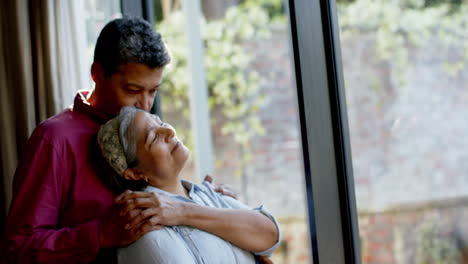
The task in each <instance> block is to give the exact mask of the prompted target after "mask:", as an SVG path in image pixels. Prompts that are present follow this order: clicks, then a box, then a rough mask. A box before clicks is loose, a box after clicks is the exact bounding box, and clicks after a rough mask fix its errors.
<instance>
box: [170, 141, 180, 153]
mask: <svg viewBox="0 0 468 264" xmlns="http://www.w3.org/2000/svg"><path fill="white" fill-rule="evenodd" d="M179 146H180V142H179V141H177V143H176V144H175V146H174V147H173V148H172V150H171V154H172V153H173V152H174V151H176V150H177V149H178V148H179Z"/></svg>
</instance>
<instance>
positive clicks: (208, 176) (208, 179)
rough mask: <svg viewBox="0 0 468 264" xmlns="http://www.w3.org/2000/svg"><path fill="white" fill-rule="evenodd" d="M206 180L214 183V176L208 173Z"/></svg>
mask: <svg viewBox="0 0 468 264" xmlns="http://www.w3.org/2000/svg"><path fill="white" fill-rule="evenodd" d="M204 181H207V182H209V183H213V177H211V175H209V174H207V175H206V176H205V179H204Z"/></svg>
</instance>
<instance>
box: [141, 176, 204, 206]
mask: <svg viewBox="0 0 468 264" xmlns="http://www.w3.org/2000/svg"><path fill="white" fill-rule="evenodd" d="M180 182H181V183H182V186H184V188H185V189H186V190H188V191H189V196H190V197H191V198H192V199H193V197H194V195H195V192H196V189H197V188H198V187H197V185H196V184H195V183H193V182H191V181H188V180H181V181H180ZM145 191H146V192H155V193H158V194H165V195H167V196H169V197H171V198H174V199H180V200H183V201H190V202H193V201H192V200H190V199H188V198H187V197H184V196H181V195H176V194H173V193H170V192H166V191H164V190H162V189H159V188H158V187H155V186H152V185H148V186H147V187H146V188H145Z"/></svg>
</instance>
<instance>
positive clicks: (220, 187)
mask: <svg viewBox="0 0 468 264" xmlns="http://www.w3.org/2000/svg"><path fill="white" fill-rule="evenodd" d="M204 180H205V181H207V182H209V183H210V184H211V185H213V189H214V190H215V192H219V193H221V194H223V195H227V196H231V197H232V198H234V199H237V194H236V193H235V192H234V191H233V190H232V188H231V187H230V186H228V185H226V184H222V183H221V184H215V183H213V177H211V175H209V174H207V175H206V176H205V179H204Z"/></svg>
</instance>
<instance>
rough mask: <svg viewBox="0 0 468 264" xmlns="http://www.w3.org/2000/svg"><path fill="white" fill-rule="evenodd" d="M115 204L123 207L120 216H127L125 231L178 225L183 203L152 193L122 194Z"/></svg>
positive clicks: (181, 215)
mask: <svg viewBox="0 0 468 264" xmlns="http://www.w3.org/2000/svg"><path fill="white" fill-rule="evenodd" d="M116 202H117V203H118V204H121V205H123V210H122V212H121V213H122V215H129V216H130V218H131V219H130V221H128V222H127V225H126V226H125V228H126V229H135V228H136V229H142V230H143V231H146V230H153V227H154V226H159V227H161V226H174V225H179V224H180V221H181V219H182V217H183V212H184V204H185V203H184V202H179V201H176V200H174V199H171V198H170V197H168V196H167V195H164V194H156V193H152V192H131V191H128V192H124V193H123V194H122V195H120V196H119V197H118V198H117V199H116ZM136 212H137V213H136Z"/></svg>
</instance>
